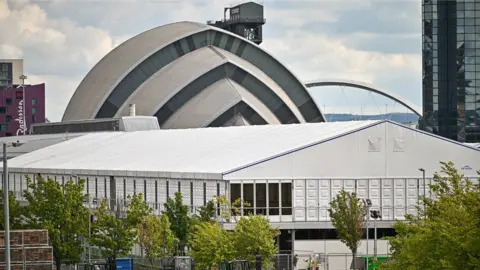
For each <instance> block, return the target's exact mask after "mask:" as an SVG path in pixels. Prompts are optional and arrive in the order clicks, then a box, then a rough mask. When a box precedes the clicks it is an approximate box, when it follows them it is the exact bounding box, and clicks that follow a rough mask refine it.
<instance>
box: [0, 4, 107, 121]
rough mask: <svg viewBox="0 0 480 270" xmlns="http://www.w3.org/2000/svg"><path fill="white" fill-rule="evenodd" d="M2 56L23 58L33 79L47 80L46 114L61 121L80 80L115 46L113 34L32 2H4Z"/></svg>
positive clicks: (0, 37) (0, 14)
mask: <svg viewBox="0 0 480 270" xmlns="http://www.w3.org/2000/svg"><path fill="white" fill-rule="evenodd" d="M0 33H2V35H0V54H1V55H0V57H1V58H24V62H25V73H26V74H27V75H28V77H29V81H28V83H32V84H34V83H42V82H46V92H47V104H48V107H47V117H48V118H49V119H52V120H60V119H61V116H62V114H63V110H64V109H65V107H66V105H67V103H68V100H69V99H70V96H71V95H72V94H73V91H74V90H75V88H76V86H77V85H78V83H79V78H80V77H81V76H83V75H85V74H86V73H87V72H88V70H89V69H90V68H91V67H92V66H93V65H94V64H95V63H96V62H97V61H98V60H100V58H101V57H103V56H104V55H105V54H106V53H107V52H109V51H110V50H111V49H112V48H113V47H114V45H115V44H114V43H115V42H114V40H112V38H111V37H110V36H109V34H108V32H106V31H104V30H102V29H99V28H95V27H91V26H86V27H80V26H78V25H76V23H75V22H72V21H69V20H66V19H61V20H57V19H52V18H49V16H48V14H47V13H46V12H45V11H44V10H42V9H41V8H40V7H39V6H38V5H36V4H34V3H28V1H23V2H16V3H12V4H11V6H9V5H7V2H6V1H5V0H1V1H0Z"/></svg>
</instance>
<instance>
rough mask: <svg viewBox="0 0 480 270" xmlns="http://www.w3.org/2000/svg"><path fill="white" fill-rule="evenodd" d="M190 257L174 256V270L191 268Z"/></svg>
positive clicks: (189, 269)
mask: <svg viewBox="0 0 480 270" xmlns="http://www.w3.org/2000/svg"><path fill="white" fill-rule="evenodd" d="M191 269H192V258H191V257H180V256H179V257H175V270H191Z"/></svg>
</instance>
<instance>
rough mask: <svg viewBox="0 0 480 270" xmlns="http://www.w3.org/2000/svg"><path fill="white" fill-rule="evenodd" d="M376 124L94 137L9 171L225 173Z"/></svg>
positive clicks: (30, 157)
mask: <svg viewBox="0 0 480 270" xmlns="http://www.w3.org/2000/svg"><path fill="white" fill-rule="evenodd" d="M378 122H379V121H355V122H334V123H315V124H298V125H265V126H249V127H228V128H204V129H185V130H156V131H136V132H110V133H94V134H88V135H85V136H82V137H79V138H77V139H73V140H68V141H65V142H63V143H61V144H57V145H53V146H50V147H47V148H44V149H40V150H38V151H35V152H32V153H29V154H25V155H22V156H20V157H17V158H15V159H12V160H11V161H10V163H9V166H10V167H11V168H12V169H14V168H33V169H50V170H51V169H64V170H107V171H111V170H118V171H149V172H181V173H183V172H193V173H223V172H226V171H228V170H232V169H236V168H238V167H240V166H245V165H248V164H252V163H253V162H257V161H261V160H264V159H267V158H270V157H273V156H276V155H280V154H282V153H285V152H287V151H291V150H294V149H297V148H301V147H304V146H306V145H309V144H312V143H315V142H319V141H322V140H325V139H328V138H331V137H333V136H337V135H340V134H343V133H347V132H351V131H353V130H356V129H359V128H363V127H367V126H369V125H372V124H375V123H378Z"/></svg>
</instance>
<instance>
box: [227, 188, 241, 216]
mask: <svg viewBox="0 0 480 270" xmlns="http://www.w3.org/2000/svg"><path fill="white" fill-rule="evenodd" d="M241 198H242V187H241V184H230V203H231V204H233V203H234V202H235V201H236V200H240V199H241ZM232 215H235V213H233V212H232Z"/></svg>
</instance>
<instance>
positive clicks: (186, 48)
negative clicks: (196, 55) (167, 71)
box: [180, 37, 192, 53]
mask: <svg viewBox="0 0 480 270" xmlns="http://www.w3.org/2000/svg"><path fill="white" fill-rule="evenodd" d="M190 38H191V37H190ZM180 45H181V46H182V49H183V51H184V52H185V53H189V52H191V51H192V50H190V47H189V46H188V44H187V39H186V38H184V39H181V40H180Z"/></svg>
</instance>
